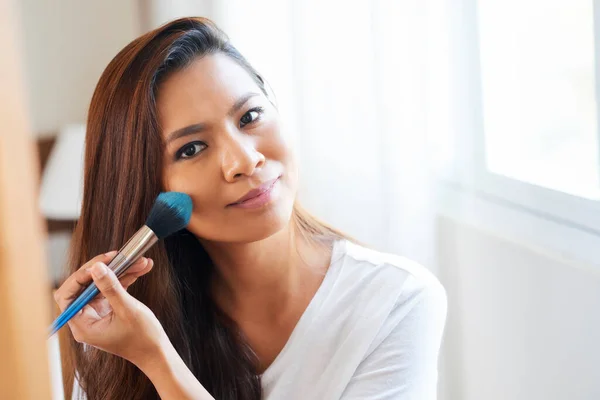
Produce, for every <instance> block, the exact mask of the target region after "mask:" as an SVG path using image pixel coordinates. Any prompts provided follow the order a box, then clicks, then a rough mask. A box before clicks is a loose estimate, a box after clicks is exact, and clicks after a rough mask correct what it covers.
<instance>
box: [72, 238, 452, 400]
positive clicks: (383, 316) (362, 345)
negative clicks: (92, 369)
mask: <svg viewBox="0 0 600 400" xmlns="http://www.w3.org/2000/svg"><path fill="white" fill-rule="evenodd" d="M445 320H446V292H445V291H444V288H443V287H442V286H441V285H440V283H439V281H438V280H437V279H436V278H435V276H434V275H433V274H432V273H431V272H429V271H428V270H427V269H426V268H424V267H422V266H421V265H419V264H417V263H415V262H413V261H410V260H408V259H406V258H402V257H398V256H394V255H391V254H385V253H380V252H376V251H374V250H369V249H366V248H364V247H361V246H358V245H356V244H353V243H351V242H348V241H346V240H340V241H337V242H336V243H335V245H334V248H333V253H332V258H331V265H330V267H329V269H328V271H327V273H326V275H325V278H324V280H323V282H322V284H321V286H320V287H319V289H318V290H317V293H316V294H315V296H314V297H313V299H312V300H311V302H310V304H309V305H308V307H307V308H306V310H305V311H304V313H303V314H302V317H301V318H300V320H299V321H298V324H297V325H296V327H295V328H294V330H293V332H292V335H291V336H290V338H289V339H288V342H287V343H286V345H285V346H284V348H283V350H282V351H281V353H279V355H278V356H277V357H276V358H275V360H274V361H273V363H272V364H271V365H270V366H269V368H267V370H266V371H265V372H264V373H263V375H262V386H263V397H264V399H267V400H294V399H302V400H335V399H343V400H359V399H360V400H391V399H394V400H434V399H436V392H437V366H438V353H439V348H440V342H441V339H442V333H443V330H444V324H445ZM78 395H82V393H81V388H80V387H79V385H77V384H75V387H74V393H73V398H74V399H77V398H78V397H77V396H78ZM82 397H83V398H85V396H84V395H83V396H82Z"/></svg>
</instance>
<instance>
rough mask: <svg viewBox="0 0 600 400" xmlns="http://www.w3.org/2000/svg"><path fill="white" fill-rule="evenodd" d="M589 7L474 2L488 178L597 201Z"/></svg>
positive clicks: (516, 0)
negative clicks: (490, 173)
mask: <svg viewBox="0 0 600 400" xmlns="http://www.w3.org/2000/svg"><path fill="white" fill-rule="evenodd" d="M593 11H594V10H593V3H592V1H591V0H569V1H564V0H503V1H498V0H478V1H477V26H478V31H479V35H478V39H479V61H480V68H481V70H480V71H481V72H480V74H481V75H480V76H481V99H482V111H483V112H482V114H483V115H482V119H483V132H484V142H485V151H484V153H485V164H486V167H487V170H488V171H489V172H492V173H495V174H499V175H502V176H505V177H509V178H513V179H517V180H519V181H523V182H527V183H531V184H534V185H539V186H542V187H546V188H550V189H554V190H557V191H560V192H565V193H568V194H572V195H576V196H581V197H586V198H589V199H595V200H598V199H600V176H599V175H600V174H599V166H600V163H599V160H598V149H599V147H600V146H599V143H598V115H597V110H598V105H597V101H596V77H595V55H594V13H593Z"/></svg>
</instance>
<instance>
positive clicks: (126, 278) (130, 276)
mask: <svg viewBox="0 0 600 400" xmlns="http://www.w3.org/2000/svg"><path fill="white" fill-rule="evenodd" d="M153 266H154V260H152V259H148V262H147V263H146V265H145V266H144V268H143V269H141V270H139V271H136V272H134V273H129V271H128V273H127V274H125V275H123V276H122V277H121V279H120V280H121V285H123V287H124V288H125V290H127V288H129V286H131V285H133V283H134V282H135V281H137V279H138V278H139V277H141V276H144V275H146V274H147V273H148V272H150V271H151V270H152V267H153Z"/></svg>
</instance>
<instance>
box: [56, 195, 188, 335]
mask: <svg viewBox="0 0 600 400" xmlns="http://www.w3.org/2000/svg"><path fill="white" fill-rule="evenodd" d="M191 215H192V199H191V198H190V196H188V195H187V194H185V193H179V192H164V193H160V194H159V195H158V197H157V198H156V201H155V202H154V205H153V206H152V210H150V215H149V216H148V219H146V223H145V224H144V225H143V226H142V227H141V228H140V229H139V230H138V231H137V232H136V233H135V234H134V235H133V236H132V237H131V239H129V240H128V241H127V243H125V245H124V246H123V247H122V248H121V249H120V250H119V252H118V253H117V255H115V257H114V258H113V259H112V261H111V262H110V263H109V264H108V268H110V269H112V270H113V271H114V273H115V275H116V276H117V277H120V276H121V275H123V274H124V273H125V271H127V269H128V268H129V267H130V266H131V265H133V264H134V263H135V262H136V261H137V260H138V259H139V258H140V257H141V256H142V255H143V254H144V253H145V252H146V251H147V250H148V249H149V248H150V247H152V246H153V245H154V243H156V242H158V241H159V240H161V239H164V238H166V237H167V236H169V235H171V234H173V233H175V232H177V231H179V230H181V229H183V228H185V227H186V226H187V224H188V222H189V221H190V217H191ZM98 293H100V291H99V290H98V287H97V286H96V284H95V283H94V282H92V283H91V284H90V285H89V286H88V287H86V288H85V289H84V291H83V292H81V294H80V295H79V296H77V298H76V299H75V300H74V301H73V302H72V303H71V304H69V306H68V307H67V308H66V309H65V310H64V311H63V312H62V313H61V314H60V315H59V316H58V317H57V318H56V319H55V320H54V322H53V323H52V325H51V326H50V330H49V332H50V336H52V335H54V334H55V333H56V332H57V331H58V330H59V329H60V328H62V327H63V326H64V325H65V324H66V323H67V322H68V321H69V320H70V319H71V318H73V316H74V315H76V314H77V313H78V312H79V310H81V309H82V308H83V307H84V306H85V305H86V304H87V303H89V302H90V301H91V300H92V299H93V298H94V297H96V295H97V294H98Z"/></svg>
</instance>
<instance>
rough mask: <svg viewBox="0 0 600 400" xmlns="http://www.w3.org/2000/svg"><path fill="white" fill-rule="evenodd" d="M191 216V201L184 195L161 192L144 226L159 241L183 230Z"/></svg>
mask: <svg viewBox="0 0 600 400" xmlns="http://www.w3.org/2000/svg"><path fill="white" fill-rule="evenodd" d="M191 216H192V199H191V198H190V196H188V195H187V194H185V193H179V192H163V193H160V194H159V195H158V197H157V198H156V201H155V202H154V205H153V206H152V210H150V215H149V216H148V219H147V220H146V226H147V227H148V228H150V229H152V231H153V232H154V233H155V234H156V236H157V237H158V238H159V239H164V238H166V237H167V236H169V235H171V234H173V233H175V232H177V231H179V230H181V229H183V228H185V227H186V226H187V224H188V222H190V217H191Z"/></svg>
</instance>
